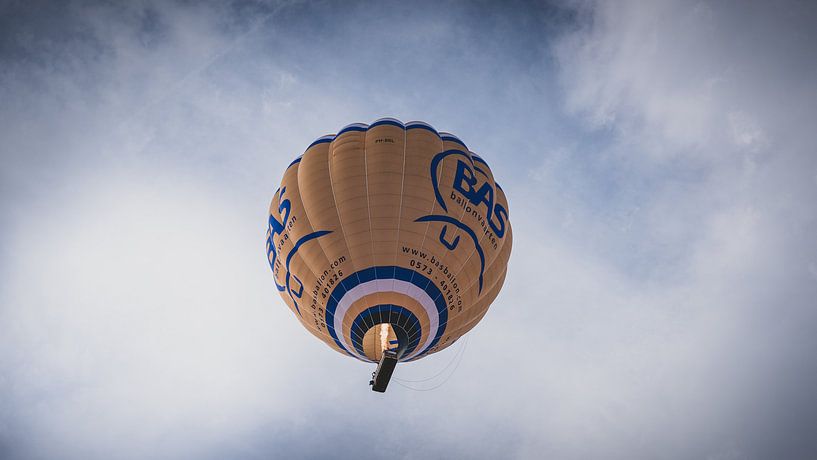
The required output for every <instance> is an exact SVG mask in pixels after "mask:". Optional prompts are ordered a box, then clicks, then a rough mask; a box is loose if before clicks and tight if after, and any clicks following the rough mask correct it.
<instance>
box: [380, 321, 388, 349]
mask: <svg viewBox="0 0 817 460" xmlns="http://www.w3.org/2000/svg"><path fill="white" fill-rule="evenodd" d="M388 349H389V325H388V324H386V323H383V324H381V325H380V351H386V350H388Z"/></svg>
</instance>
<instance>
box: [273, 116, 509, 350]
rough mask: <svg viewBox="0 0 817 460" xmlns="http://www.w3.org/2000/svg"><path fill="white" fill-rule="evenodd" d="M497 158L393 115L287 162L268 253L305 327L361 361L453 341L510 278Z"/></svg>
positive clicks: (321, 143) (280, 286) (283, 292)
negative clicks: (491, 163) (494, 167)
mask: <svg viewBox="0 0 817 460" xmlns="http://www.w3.org/2000/svg"><path fill="white" fill-rule="evenodd" d="M508 215H509V214H508V202H507V199H506V197H505V193H504V192H503V191H502V189H501V188H500V187H499V184H497V183H496V182H495V181H494V176H493V174H492V172H491V169H490V168H489V167H488V164H487V163H486V162H485V160H483V159H482V158H481V157H479V156H478V155H476V154H474V153H473V152H471V151H469V150H468V148H467V147H466V146H465V144H464V143H463V142H462V141H460V140H459V139H458V138H457V137H455V136H453V135H451V134H447V133H438V132H437V131H436V130H435V129H434V128H432V127H431V126H430V125H428V124H426V123H423V122H417V121H415V122H410V123H408V124H405V125H404V124H403V123H401V122H400V121H398V120H395V119H392V118H384V119H381V120H378V121H376V122H374V123H372V124H371V125H365V124H360V123H357V124H353V125H349V126H347V127H345V128H343V129H342V130H340V132H338V134H335V135H328V136H324V137H321V138H320V139H318V140H316V141H315V142H313V143H312V145H310V146H309V147H308V148H307V149H306V152H305V153H304V154H303V155H302V156H301V157H299V158H297V159H296V160H295V161H293V162H292V164H290V165H289V167H288V168H287V170H286V171H285V172H284V178H283V180H282V181H281V187H280V188H279V189H278V190H277V191H276V192H275V195H274V197H273V199H272V203H271V204H270V217H269V229H268V232H267V258H268V260H269V263H270V267H271V268H272V271H273V279H274V280H275V285H276V287H277V288H278V290H279V291H280V293H281V296H282V297H283V298H284V300H285V301H286V303H287V305H289V307H290V308H291V309H292V311H293V312H294V313H295V315H296V317H297V318H298V319H299V320H300V321H301V323H302V324H303V325H304V327H306V328H307V330H309V331H310V332H311V333H312V334H314V335H315V336H316V337H318V338H320V339H321V340H323V341H324V342H326V343H327V344H328V345H329V346H330V347H332V348H334V349H336V350H338V351H340V352H341V353H345V354H348V355H350V356H353V357H355V358H358V359H361V360H363V361H376V360H377V359H378V358H379V357H380V355H381V354H382V351H383V350H385V349H397V350H398V355H399V356H400V360H401V361H410V360H415V359H419V358H421V357H423V356H426V355H428V354H431V353H435V352H437V351H440V350H442V349H443V348H446V347H447V346H449V345H451V344H452V343H454V341H456V340H457V339H458V338H459V337H460V336H462V335H463V334H465V333H466V332H468V331H469V330H470V329H471V328H473V327H474V326H475V325H476V323H477V322H478V321H479V320H480V319H482V317H483V316H484V315H485V312H486V311H487V310H488V307H489V306H490V304H491V302H492V301H493V300H494V298H496V296H497V294H498V293H499V290H500V288H501V287H502V283H503V282H504V280H505V273H506V267H507V263H508V258H509V257H510V254H511V240H512V237H511V224H510V221H509V220H508Z"/></svg>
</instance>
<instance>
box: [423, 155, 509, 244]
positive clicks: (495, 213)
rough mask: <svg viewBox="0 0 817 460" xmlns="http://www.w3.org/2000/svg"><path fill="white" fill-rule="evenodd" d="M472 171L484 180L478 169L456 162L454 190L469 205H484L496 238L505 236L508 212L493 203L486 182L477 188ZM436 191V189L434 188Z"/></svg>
mask: <svg viewBox="0 0 817 460" xmlns="http://www.w3.org/2000/svg"><path fill="white" fill-rule="evenodd" d="M474 171H477V172H478V173H480V174H482V176H483V177H485V179H487V178H488V175H487V174H486V173H485V171H483V170H482V169H480V168H479V166H476V165H473V169H472V168H471V166H470V165H468V163H466V162H464V161H462V160H457V173H456V175H455V176H454V190H457V191H458V192H460V193H462V195H463V196H464V197H465V198H467V199H468V201H470V202H471V204H473V205H476V206H479V205H482V204H484V205H485V208H486V213H485V215H486V216H488V225H490V227H491V230H493V231H494V233H495V234H496V236H497V238H502V237H503V236H505V219H507V218H508V211H507V210H506V209H505V207H504V206H502V205H501V204H499V203H494V196H495V193H494V188H493V187H491V184H489V183H488V181H487V180H485V179H483V181H482V185H480V186H479V188H477V187H476V186H477V185H478V184H479V183H480V180H479V179H477V177H476V176H475V175H474ZM435 191H436V187H435ZM494 219H496V220H497V221H499V227H497V224H495V223H494Z"/></svg>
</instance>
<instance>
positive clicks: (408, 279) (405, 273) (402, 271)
mask: <svg viewBox="0 0 817 460" xmlns="http://www.w3.org/2000/svg"><path fill="white" fill-rule="evenodd" d="M389 280H395V282H397V283H399V284H401V285H405V286H409V285H413V286H415V287H416V288H417V289H418V291H417V292H418V293H421V296H422V297H424V298H427V299H429V301H430V302H433V305H430V302H429V301H422V300H421V299H416V300H418V302H419V303H420V304H421V305H423V307H424V308H425V310H426V314H427V315H428V317H429V320H430V322H431V324H432V325H436V329H437V330H436V333H435V334H434V337H433V339H432V340H430V341H428V340H426V343H425V344H423V345H422V346H421V348H420V349H419V351H417V350H416V347H418V345H419V342H418V344H415V345H414V347H415V348H412V349H413V350H415V353H413V354H412V353H411V352H409V351H408V348H407V351H406V353H404V355H403V357H404V359H416V358H418V357H420V356H422V355H423V354H425V353H426V352H427V351H428V350H429V349H431V348H433V347H434V346H435V345H436V344H437V343H438V342H439V341H440V338H441V337H442V335H443V334H444V333H445V329H446V323H447V322H448V309H447V306H446V302H445V298H444V297H443V295H442V293H441V292H440V290H439V288H438V287H437V286H436V285H435V284H434V283H433V282H431V280H429V279H428V278H426V277H425V276H424V275H422V274H420V273H417V272H415V271H414V270H409V269H406V268H403V267H396V266H378V267H370V268H366V269H364V270H360V271H358V272H355V273H352V274H350V275H349V276H347V277H346V278H345V279H344V280H343V281H341V282H340V283H338V284H337V285H336V286H335V288H334V290H333V291H332V293H331V294H330V297H329V301H328V302H327V304H326V316H325V319H326V327H327V329H328V330H329V334H330V335H331V336H332V339H334V340H335V343H336V344H337V345H338V347H340V349H342V350H345V351H346V352H347V353H348V354H349V355H351V356H355V357H360V356H358V355H357V354H356V353H353V350H350V349H349V348H348V347H347V346H346V345H344V343H343V342H344V341H345V340H344V339H343V331H338V330H336V328H335V314H336V312H337V309H338V305H339V304H340V303H341V302H342V301H343V298H344V296H346V295H347V294H348V293H349V292H350V291H352V290H353V289H355V288H356V287H358V286H361V287H366V286H364V285H368V286H369V287H370V292H374V291H371V289H373V288H371V286H373V285H376V284H377V282H381V285H382V284H383V283H382V282H388V281H389ZM389 291H390V289H380V290H378V291H377V292H389ZM392 292H398V293H401V294H405V292H400V291H392ZM406 295H407V294H406ZM400 308H402V310H405V311H408V310H407V309H406V308H404V307H400ZM364 313H365V312H364ZM409 313H410V312H409ZM344 314H345V312H344ZM362 314H363V313H361V315H362ZM358 316H360V315H358ZM412 316H415V319H416V315H413V314H412ZM409 319H411V318H409ZM338 320H339V321H340V324H342V323H343V318H338ZM355 321H357V318H356V320H355ZM361 321H362V320H361ZM354 324H355V322H352V326H351V327H354ZM392 324H393V327H394V325H395V323H392ZM396 324H397V325H400V324H401V323H400V322H399V321H398V322H397V323H396ZM406 324H408V323H406ZM406 332H407V333H409V334H410V330H408V329H406ZM363 333H365V331H363ZM426 333H427V334H430V333H431V331H426ZM351 335H352V337H353V340H354V336H355V334H351ZM358 336H359V337H360V338H362V334H360V333H359V332H358ZM409 337H411V335H409ZM417 340H419V337H418V338H417ZM401 346H402V344H401ZM407 347H411V340H409V343H408V344H407ZM353 349H354V351H360V350H357V346H354V347H353ZM361 355H362V353H361ZM363 356H364V357H365V355H363Z"/></svg>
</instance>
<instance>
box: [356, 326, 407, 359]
mask: <svg viewBox="0 0 817 460" xmlns="http://www.w3.org/2000/svg"><path fill="white" fill-rule="evenodd" d="M405 335H406V334H405V332H404V331H403V329H402V328H399V327H397V328H395V327H394V325H392V324H391V323H379V324H375V325H374V326H372V327H371V328H369V330H368V331H366V334H365V335H364V336H363V354H364V355H366V357H367V358H368V359H370V360H372V361H376V362H377V361H380V358H381V357H382V356H383V352H384V351H386V350H392V351H395V352H397V356H398V357H400V356H402V355H403V353H404V352H405V350H406V345H407V344H408V337H405Z"/></svg>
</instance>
